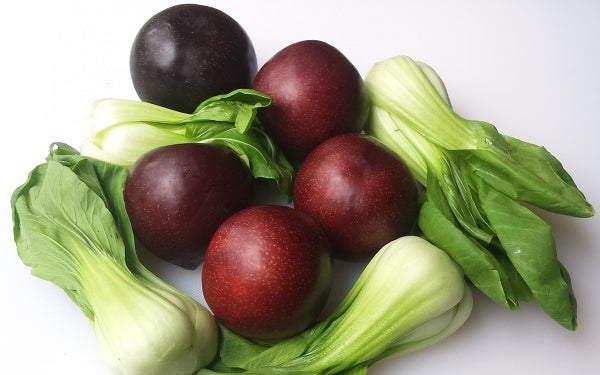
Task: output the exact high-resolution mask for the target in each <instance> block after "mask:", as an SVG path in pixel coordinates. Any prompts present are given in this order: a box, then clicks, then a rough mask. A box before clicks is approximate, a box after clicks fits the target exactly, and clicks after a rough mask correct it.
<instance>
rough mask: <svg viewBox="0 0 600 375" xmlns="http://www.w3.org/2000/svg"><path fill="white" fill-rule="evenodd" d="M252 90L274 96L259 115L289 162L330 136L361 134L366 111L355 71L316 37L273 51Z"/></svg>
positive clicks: (365, 101) (361, 81)
mask: <svg viewBox="0 0 600 375" xmlns="http://www.w3.org/2000/svg"><path fill="white" fill-rule="evenodd" d="M254 89H256V90H258V91H261V92H263V93H265V94H268V95H270V96H271V97H272V98H273V103H272V104H271V105H270V106H268V107H266V108H262V109H261V110H260V111H259V113H258V116H259V119H260V120H261V122H262V123H263V124H264V125H265V128H266V130H267V132H268V133H269V134H270V135H271V137H272V138H273V139H274V140H275V142H276V143H277V144H278V145H279V147H281V149H282V151H283V152H284V154H286V156H288V158H290V159H292V160H301V159H303V158H304V157H306V155H308V153H309V152H310V151H311V150H312V149H313V148H315V147H316V146H318V145H319V144H320V143H322V142H323V141H325V140H326V139H329V138H331V137H333V136H335V135H338V134H342V133H349V132H355V133H358V132H360V131H361V130H362V129H363V127H364V124H365V121H366V118H367V114H368V103H367V96H366V92H365V89H364V83H363V80H362V77H361V75H360V73H359V72H358V70H357V69H356V67H355V66H354V65H352V63H351V62H350V61H349V60H348V59H347V58H346V56H344V55H343V54H342V53H341V52H340V51H339V50H338V49H336V48H335V47H333V46H331V45H330V44H327V43H325V42H322V41H319V40H305V41H301V42H297V43H294V44H292V45H289V46H287V47H285V48H283V49H282V50H281V51H279V52H278V53H276V54H275V55H274V56H273V57H272V58H271V59H270V60H269V61H267V62H266V63H265V64H264V65H263V66H262V67H261V68H260V70H259V71H258V73H257V75H256V78H255V79H254Z"/></svg>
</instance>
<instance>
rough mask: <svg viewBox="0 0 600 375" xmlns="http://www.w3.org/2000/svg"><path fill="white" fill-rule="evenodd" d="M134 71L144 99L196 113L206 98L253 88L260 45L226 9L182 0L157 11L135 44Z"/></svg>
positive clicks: (131, 59)
mask: <svg viewBox="0 0 600 375" xmlns="http://www.w3.org/2000/svg"><path fill="white" fill-rule="evenodd" d="M129 63H130V72H131V78H132V81H133V86H134V88H135V90H136V92H137V93H138V96H139V97H140V99H141V100H143V101H146V102H150V103H154V104H157V105H160V106H163V107H167V108H171V109H174V110H177V111H181V112H186V113H191V112H193V111H194V110H195V109H196V107H197V106H198V105H199V104H200V103H201V102H202V101H203V100H205V99H207V98H209V97H212V96H215V95H220V94H226V93H228V92H230V91H232V90H235V89H239V88H249V87H251V86H252V80H253V78H254V76H255V75H256V71H257V62H256V54H255V51H254V47H253V45H252V42H251V40H250V38H249V37H248V35H247V34H246V32H245V30H244V29H243V28H242V27H241V26H240V24H239V23H237V22H236V21H235V20H234V19H233V18H231V17H230V16H229V15H227V14H225V13H224V12H222V11H220V10H218V9H215V8H212V7H209V6H205V5H198V4H180V5H175V6H172V7H169V8H167V9H165V10H163V11H161V12H159V13H157V14H155V15H154V16H152V17H151V18H150V19H149V20H148V21H147V22H146V23H145V24H144V25H143V26H142V27H141V29H140V30H139V32H138V34H137V36H136V38H135V40H134V42H133V46H132V47H131V55H130V62H129Z"/></svg>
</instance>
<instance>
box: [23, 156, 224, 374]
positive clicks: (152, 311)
mask: <svg viewBox="0 0 600 375" xmlns="http://www.w3.org/2000/svg"><path fill="white" fill-rule="evenodd" d="M126 176H127V170H126V169H125V168H123V167H118V166H114V165H111V164H108V163H104V162H101V161H98V160H94V159H91V158H86V157H82V156H80V155H79V154H78V152H77V151H76V150H75V149H73V148H71V147H69V146H67V145H64V144H54V145H53V147H52V148H51V151H50V154H49V156H48V157H47V160H46V162H45V163H43V164H40V165H39V166H37V167H35V168H34V169H33V170H32V171H31V173H30V175H29V178H28V180H27V181H26V182H25V183H24V184H23V185H22V186H20V187H18V188H17V189H16V190H15V191H14V193H13V195H12V198H11V205H12V215H13V221H14V239H15V242H16V245H17V251H18V254H19V256H20V257H21V259H22V261H23V263H24V264H26V265H28V266H30V267H31V268H32V274H33V275H35V276H37V277H40V278H42V279H46V280H48V281H50V282H52V283H54V284H56V285H57V286H59V287H61V288H62V289H64V291H65V292H66V293H67V295H68V296H69V297H70V298H71V299H72V300H73V302H74V303H75V304H76V305H77V306H79V308H80V309H81V310H82V311H83V313H84V314H85V316H86V317H87V318H88V319H89V321H90V322H91V325H92V327H93V330H94V333H95V335H96V337H97V340H98V343H99V346H100V349H101V352H102V354H103V356H104V357H105V359H106V361H107V363H108V364H109V366H110V367H111V368H112V369H113V370H114V371H115V373H116V374H123V375H136V374H139V375H189V374H191V373H193V372H194V371H197V370H198V369H200V368H201V367H203V366H205V365H206V364H207V363H209V362H210V361H211V360H213V358H214V356H215V354H216V351H217V343H218V328H217V325H216V322H215V320H214V318H213V316H212V314H210V312H209V311H208V310H207V309H206V308H204V307H203V306H202V305H200V304H199V303H198V302H196V301H195V300H193V299H192V298H191V297H189V296H187V295H185V294H184V293H182V292H180V291H179V290H177V289H175V288H174V287H172V286H170V285H168V284H167V283H165V282H164V281H162V280H161V279H159V278H158V277H157V276H155V275H154V274H152V273H151V272H150V271H149V270H148V269H147V268H145V267H144V266H143V265H142V264H141V263H140V261H139V260H138V258H137V255H136V251H135V243H134V237H133V231H132V229H131V225H130V223H129V219H128V217H127V214H126V211H125V206H124V201H123V186H124V182H125V178H126Z"/></svg>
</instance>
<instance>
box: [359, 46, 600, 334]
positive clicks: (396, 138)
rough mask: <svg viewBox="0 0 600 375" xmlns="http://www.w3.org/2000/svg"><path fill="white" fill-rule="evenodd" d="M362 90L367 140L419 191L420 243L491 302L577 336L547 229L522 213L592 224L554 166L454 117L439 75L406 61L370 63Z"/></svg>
mask: <svg viewBox="0 0 600 375" xmlns="http://www.w3.org/2000/svg"><path fill="white" fill-rule="evenodd" d="M365 84H366V87H367V90H368V93H369V97H370V99H371V103H372V108H371V114H372V117H371V120H370V121H369V123H368V124H367V128H366V132H367V133H368V134H371V135H373V136H375V137H376V138H377V139H379V140H380V141H381V142H383V143H384V144H386V145H387V146H388V147H390V148H391V149H392V150H394V151H395V152H396V153H398V155H399V156H401V157H402V158H403V159H404V161H405V162H406V164H407V166H408V167H409V169H410V170H411V171H412V173H413V175H414V176H415V178H417V179H418V180H419V181H420V182H421V183H422V184H423V185H424V186H425V187H426V190H425V191H426V192H425V195H426V201H425V203H424V204H423V206H422V209H421V211H420V214H419V219H418V223H419V227H420V229H421V230H422V232H423V233H424V235H425V236H426V238H427V239H428V240H430V241H431V242H432V243H434V244H435V245H437V246H438V247H440V248H441V249H443V250H445V251H446V252H447V253H448V254H449V255H450V256H451V257H452V258H453V259H454V260H455V261H456V262H457V263H458V264H459V265H460V266H461V268H462V269H463V271H464V272H465V274H466V276H467V277H468V278H469V279H470V280H471V281H472V282H473V284H474V285H475V286H476V287H477V288H479V289H480V290H481V291H483V292H484V293H485V294H486V295H487V296H489V297H490V298H491V299H492V300H494V301H496V302H498V303H500V304H502V305H505V306H507V307H508V308H511V309H518V306H519V301H529V300H531V299H532V298H535V299H536V300H537V301H538V303H539V305H540V306H541V307H542V309H543V310H545V312H546V313H547V314H548V315H549V316H551V317H552V318H553V319H554V320H555V321H557V322H558V323H559V324H561V325H562V326H564V327H565V328H567V329H571V330H574V329H576V326H577V320H576V303H575V297H574V295H573V292H572V289H571V285H570V279H569V275H568V273H567V271H566V269H565V268H564V267H563V266H562V265H561V264H560V262H559V260H558V257H557V253H556V249H555V243H554V238H553V236H552V230H551V228H550V226H549V225H548V224H547V223H546V222H544V221H543V220H542V219H541V218H540V217H538V216H537V215H536V214H535V213H534V212H532V211H531V210H530V209H529V208H527V207H526V206H524V205H522V204H521V202H526V203H528V204H529V205H532V206H537V207H539V208H542V209H546V210H549V211H553V212H556V213H561V214H566V215H571V216H576V217H589V216H592V215H594V209H593V207H592V206H591V205H590V204H589V203H588V202H587V201H586V199H585V198H584V195H583V194H582V192H581V191H580V190H579V189H578V188H577V186H576V185H575V183H574V181H573V179H572V178H571V176H570V175H569V174H568V173H567V171H565V169H564V168H563V167H562V165H561V163H560V162H559V161H558V160H557V159H556V158H555V157H554V156H553V155H552V154H550V152H548V151H547V150H546V149H545V148H544V147H541V146H537V145H535V144H531V143H527V142H524V141H521V140H518V139H516V138H513V137H509V136H506V135H502V134H500V133H499V132H498V131H497V129H496V128H495V127H494V126H493V125H491V124H489V123H486V122H483V121H473V120H467V119H464V118H462V117H461V116H459V115H458V114H457V113H455V112H454V110H453V109H452V107H451V106H450V101H449V100H448V96H447V92H446V89H445V86H444V84H443V82H442V80H441V79H440V77H439V76H438V75H437V73H436V72H435V71H434V70H433V69H432V68H431V67H429V66H428V65H426V64H424V63H418V62H415V61H414V60H412V59H411V58H410V57H407V56H397V57H392V58H390V59H388V60H385V61H382V62H379V63H377V64H375V65H374V66H373V67H372V68H371V70H370V71H369V72H368V74H367V76H366V79H365Z"/></svg>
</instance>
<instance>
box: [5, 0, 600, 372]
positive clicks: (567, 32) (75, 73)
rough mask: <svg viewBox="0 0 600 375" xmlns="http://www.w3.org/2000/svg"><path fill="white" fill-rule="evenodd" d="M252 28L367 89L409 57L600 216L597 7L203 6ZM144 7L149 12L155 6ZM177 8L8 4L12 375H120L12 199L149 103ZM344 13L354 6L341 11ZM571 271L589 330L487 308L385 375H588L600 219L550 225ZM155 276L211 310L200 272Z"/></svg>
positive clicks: (599, 298) (478, 307)
mask: <svg viewBox="0 0 600 375" xmlns="http://www.w3.org/2000/svg"><path fill="white" fill-rule="evenodd" d="M203 3H204V4H207V5H215V6H216V7H218V8H220V9H222V10H224V11H225V12H227V13H228V14H230V15H231V16H232V17H234V18H235V19H236V20H237V21H238V22H240V23H241V24H242V25H243V26H244V28H245V29H246V31H247V32H248V34H249V35H250V36H251V38H252V40H253V42H254V46H255V49H256V51H257V55H258V58H259V64H262V63H264V62H265V61H266V59H268V58H269V57H270V56H272V55H273V54H274V53H275V52H277V51H278V50H279V49H280V48H283V47H284V46H286V45H288V44H290V43H292V42H295V41H299V40H302V39H309V38H311V39H321V40H324V41H327V42H329V43H331V44H333V45H335V46H336V47H338V48H339V49H340V50H341V51H342V52H343V53H345V54H346V56H347V57H348V58H349V59H350V60H352V61H353V62H354V63H355V65H356V66H357V67H358V69H359V70H360V71H361V73H362V74H366V72H367V71H368V69H369V68H370V67H371V65H372V64H373V63H374V62H376V61H378V60H382V59H385V58H387V57H391V56H393V55H397V54H406V55H410V56H411V57H413V58H415V59H417V60H422V61H425V62H427V63H429V64H430V65H432V66H433V67H434V68H435V69H436V70H437V71H438V73H439V74H440V75H441V77H442V79H443V80H444V81H445V83H446V85H447V88H448V90H449V93H450V96H451V100H452V102H453V104H454V106H455V109H456V110H457V111H458V112H459V113H461V114H462V115H464V116H465V117H470V118H475V119H480V120H486V121H489V122H491V123H493V124H495V125H496V126H497V127H498V128H499V130H500V131H501V132H503V133H505V134H510V135H513V136H516V137H519V138H522V139H524V140H527V141H530V142H534V143H537V144H541V145H544V146H546V147H547V148H548V149H549V150H550V151H551V152H553V153H554V154H555V155H556V156H557V157H558V158H559V159H560V160H561V161H562V162H563V164H564V165H565V167H566V169H567V170H568V171H569V172H570V173H571V174H572V176H573V177H574V179H575V181H576V182H577V183H578V185H579V186H580V188H581V189H582V190H583V191H584V193H586V195H587V197H588V198H589V200H590V202H591V203H592V204H594V205H595V207H596V209H598V208H599V207H600V181H599V178H598V172H597V169H598V161H599V160H600V157H599V156H600V152H599V151H598V142H599V141H598V140H599V139H600V133H599V130H598V129H599V128H600V112H599V111H598V106H599V104H600V94H599V93H600V90H598V88H599V87H600V75H599V74H598V69H599V67H600V40H599V37H600V24H599V23H598V16H600V2H596V1H592V0H590V1H584V0H580V1H542V0H539V1H487V2H480V1H465V0H454V1H447V2H444V1H414V0H413V1H377V2H376V1H364V2H341V1H340V2H325V1H323V0H321V1H308V0H304V1H280V2H269V4H265V2H262V3H261V2H257V1H220V2H217V1H205V2H203ZM142 4H143V5H142ZM172 4H175V3H174V2H169V1H145V2H125V1H122V0H119V1H112V0H111V1H108V0H105V1H93V2H92V1H88V2H83V1H70V2H68V1H51V2H50V1H48V2H46V1H34V2H17V1H13V2H6V1H5V2H2V5H1V6H0V7H1V8H2V9H1V10H0V12H1V14H2V15H3V17H2V18H3V21H2V22H0V28H1V30H0V38H1V41H2V43H1V44H0V46H1V48H2V57H1V58H0V65H1V67H0V68H1V69H0V72H1V74H2V80H1V81H0V83H1V86H0V87H1V91H2V93H3V99H2V102H1V103H2V104H1V108H2V111H1V113H0V119H1V125H0V126H1V129H2V139H3V142H2V147H1V148H0V150H1V151H0V152H2V155H1V158H0V160H1V163H2V170H3V172H4V175H3V177H2V180H3V182H2V184H1V185H2V186H1V193H0V197H1V199H0V203H1V204H2V209H1V212H2V215H1V219H0V220H1V221H2V222H1V224H2V225H1V226H0V228H1V232H0V233H1V241H2V242H1V249H2V251H0V257H1V258H0V267H1V271H0V277H1V279H0V288H1V290H0V295H1V296H2V301H3V302H2V307H1V308H0V356H1V358H2V361H0V369H1V370H0V372H1V373H18V374H37V373H41V374H45V375H58V374H61V375H64V374H82V373H83V374H87V375H107V374H108V371H107V370H106V368H105V367H104V364H103V363H102V361H101V360H100V358H99V354H98V350H97V347H96V342H95V338H94V337H93V334H92V330H91V329H90V326H89V324H88V322H87V321H86V320H85V318H84V316H83V314H82V313H81V312H80V311H79V310H78V309H77V307H76V306H75V305H74V304H73V303H71V301H70V300H69V299H68V298H67V296H66V295H65V294H64V293H63V291H62V290H60V289H59V288H57V287H55V286H54V285H52V284H50V283H48V282H46V281H43V280H40V279H37V278H34V277H32V276H31V275H30V274H29V269H28V268H27V267H25V266H23V264H22V263H21V262H20V260H19V258H18V257H17V254H16V250H15V247H14V243H13V241H12V221H11V217H10V208H9V196H10V194H11V193H12V191H13V189H14V188H16V187H17V186H18V185H20V184H21V183H22V182H24V180H25V177H26V175H27V173H28V172H29V171H30V170H31V169H32V168H33V167H34V165H36V164H38V163H40V162H42V161H43V158H44V157H45V156H46V150H47V147H48V145H49V144H50V143H51V142H52V141H63V142H67V143H70V144H72V145H74V146H78V145H79V143H80V141H81V133H82V128H81V120H82V118H83V116H84V115H85V112H86V110H87V108H88V105H89V104H90V103H91V102H92V101H93V100H95V99H97V98H101V97H121V98H133V99H135V98H136V95H135V92H134V91H133V87H132V85H131V82H130V78H129V65H128V64H129V61H128V59H129V47H130V45H131V43H132V41H133V38H134V36H135V34H136V32H137V30H138V29H139V27H140V26H141V25H142V24H143V23H144V22H145V21H146V20H147V19H148V18H149V17H150V16H152V15H153V14H155V13H156V12H158V11H160V10H162V9H163V8H166V7H167V6H168V5H172ZM342 4H343V5H342ZM543 217H544V218H545V219H547V221H549V222H550V223H551V224H552V225H553V227H554V234H555V237H556V243H557V246H558V252H559V258H560V259H561V261H562V262H563V263H564V264H565V265H566V267H567V268H568V269H569V271H570V272H571V276H572V281H573V285H574V289H575V292H576V295H577V298H578V302H579V329H578V330H577V331H576V332H569V331H567V330H565V329H563V328H561V327H560V326H558V324H556V323H554V322H553V321H552V320H551V319H550V318H548V317H547V316H546V315H545V314H544V313H543V312H542V311H541V310H540V309H539V308H538V307H537V306H536V305H535V304H526V305H523V306H522V309H521V310H520V311H517V312H511V311H507V310H505V309H503V308H502V307H500V306H497V305H494V304H492V303H491V302H490V301H488V300H487V299H485V298H483V297H482V296H481V295H480V294H477V293H476V296H475V297H476V299H475V306H474V310H473V313H472V315H471V317H470V319H469V321H468V322H467V324H466V325H465V326H464V327H463V328H462V329H461V330H460V331H459V332H457V333H456V334H455V335H454V336H452V337H451V338H449V339H448V340H447V341H444V342H442V343H440V344H438V345H436V346H434V347H432V348H430V349H427V350H424V351H421V352H418V353H414V354H411V355H408V356H405V357H401V358H395V359H391V360H388V361H385V362H383V363H379V364H377V365H376V366H374V368H373V369H372V370H371V372H370V374H372V375H383V374H397V373H402V374H404V375H416V374H441V373H446V374H456V373H461V374H482V373H485V374H487V375H493V374H507V373H511V374H561V373H571V374H591V373H598V372H597V371H598V370H599V369H600V356H599V355H598V353H599V352H600V319H599V318H598V317H599V316H600V292H599V291H598V288H599V287H600V276H599V275H600V272H598V267H599V266H600V247H599V246H598V244H599V243H600V235H599V233H600V232H599V231H598V229H600V228H599V225H598V223H599V220H598V218H597V217H594V218H591V219H575V218H569V217H562V216H558V215H553V214H546V213H543ZM153 268H154V269H155V270H156V271H157V272H158V273H159V274H161V275H163V276H164V277H165V278H167V279H168V280H169V281H171V282H172V283H174V284H175V285H177V286H179V287H180V288H182V289H183V290H184V291H186V292H187V293H189V294H191V295H192V296H194V297H196V298H199V299H201V294H202V293H201V286H200V272H199V271H196V272H189V271H182V270H180V269H176V268H174V267H169V266H165V265H164V264H160V263H154V264H153Z"/></svg>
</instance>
